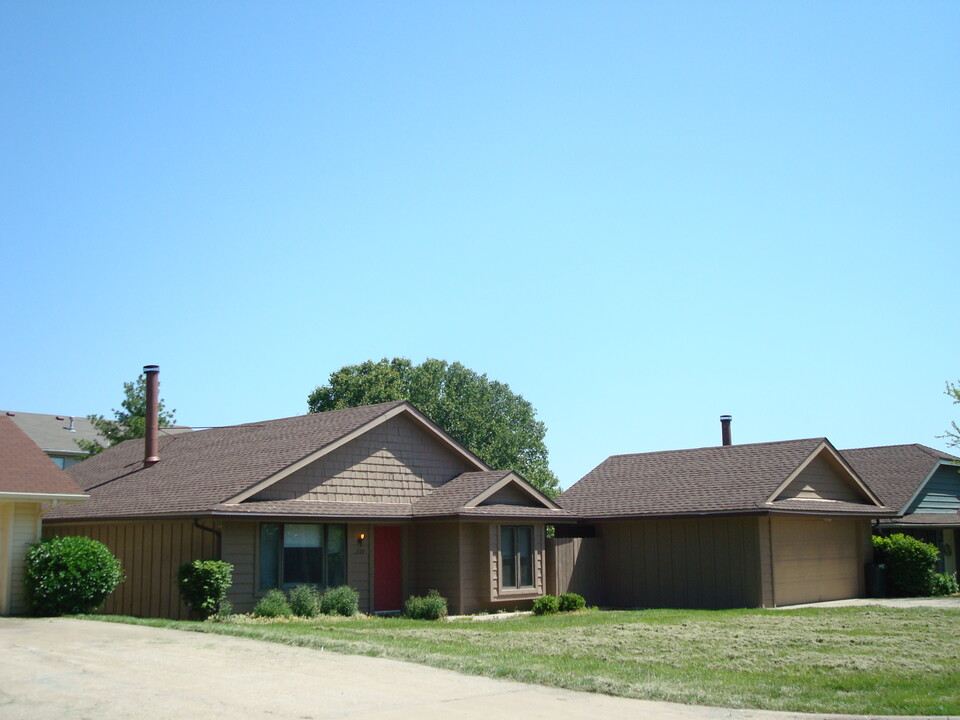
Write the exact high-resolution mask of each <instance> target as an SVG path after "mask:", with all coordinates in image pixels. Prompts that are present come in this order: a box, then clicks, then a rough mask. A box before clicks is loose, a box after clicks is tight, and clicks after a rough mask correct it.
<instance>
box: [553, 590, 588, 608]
mask: <svg viewBox="0 0 960 720" xmlns="http://www.w3.org/2000/svg"><path fill="white" fill-rule="evenodd" d="M557 601H558V605H559V609H560V612H576V611H577V610H583V609H584V608H585V607H586V606H587V601H586V600H584V599H583V595H577V593H564V594H563V595H561V596H560V597H559V598H557Z"/></svg>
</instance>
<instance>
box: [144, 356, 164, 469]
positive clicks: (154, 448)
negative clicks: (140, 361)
mask: <svg viewBox="0 0 960 720" xmlns="http://www.w3.org/2000/svg"><path fill="white" fill-rule="evenodd" d="M143 374H144V375H146V376H147V415H146V418H145V420H146V434H145V435H144V438H143V440H144V442H143V466H144V467H150V466H151V465H153V464H154V463H156V462H158V461H159V460H160V455H159V452H160V366H159V365H144V366H143Z"/></svg>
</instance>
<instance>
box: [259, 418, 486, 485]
mask: <svg viewBox="0 0 960 720" xmlns="http://www.w3.org/2000/svg"><path fill="white" fill-rule="evenodd" d="M471 470H476V468H475V467H474V466H472V465H471V464H469V463H468V462H467V461H466V460H465V459H464V458H463V457H461V456H460V455H457V454H456V453H454V452H453V451H452V450H450V449H449V448H448V447H447V446H446V445H444V444H443V443H441V442H439V441H438V440H437V439H436V438H435V437H433V436H432V435H429V434H428V433H426V432H425V431H424V430H423V429H422V428H421V427H420V426H418V425H417V424H415V423H414V422H413V421H411V420H409V419H408V418H406V417H404V416H402V415H401V416H398V417H395V418H392V419H390V420H388V421H387V422H385V423H383V424H382V425H380V426H378V427H376V428H374V429H372V430H370V431H369V432H367V433H365V434H364V435H362V436H360V437H358V438H356V439H355V440H353V441H351V442H350V443H348V444H346V445H344V446H343V447H341V448H338V449H337V450H334V451H333V452H331V453H330V454H329V455H325V456H324V457H322V458H320V459H319V460H317V461H316V462H314V463H311V464H310V465H308V466H307V467H305V468H303V469H301V470H298V471H297V472H295V473H293V474H292V475H290V476H289V477H287V478H284V479H283V480H280V481H279V482H278V483H276V484H275V485H272V486H270V487H268V488H266V489H264V490H262V491H261V492H259V493H258V494H257V495H255V496H254V497H253V498H252V499H253V500H327V501H331V502H398V503H400V502H410V501H411V500H415V499H417V498H421V497H423V496H424V495H426V494H428V493H429V492H430V491H431V490H432V489H434V488H437V487H439V486H440V485H442V484H443V483H445V482H447V481H448V480H451V479H452V478H454V477H456V476H457V475H459V474H460V473H463V472H467V471H471Z"/></svg>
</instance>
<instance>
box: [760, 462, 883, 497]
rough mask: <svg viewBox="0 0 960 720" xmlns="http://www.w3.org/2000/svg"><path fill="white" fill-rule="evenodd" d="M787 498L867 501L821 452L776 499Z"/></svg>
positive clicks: (858, 489)
mask: <svg viewBox="0 0 960 720" xmlns="http://www.w3.org/2000/svg"><path fill="white" fill-rule="evenodd" d="M788 498H799V499H801V500H843V501H845V502H855V503H862V502H867V498H866V497H865V496H864V494H863V491H862V490H861V489H860V488H858V487H856V486H855V485H854V484H853V483H852V482H850V480H848V479H847V478H846V477H845V476H844V475H842V474H841V473H840V472H839V471H838V470H837V468H836V467H835V466H834V464H832V463H831V462H829V461H828V460H827V457H826V456H825V455H824V454H823V453H821V454H820V455H818V456H817V457H815V458H814V459H813V460H811V461H810V463H809V464H808V465H807V466H806V467H805V468H804V469H803V470H802V471H801V472H800V474H799V475H797V477H796V478H794V480H793V482H791V483H790V484H789V485H787V487H785V488H784V489H783V492H781V493H780V494H779V495H778V496H777V499H778V500H786V499H788Z"/></svg>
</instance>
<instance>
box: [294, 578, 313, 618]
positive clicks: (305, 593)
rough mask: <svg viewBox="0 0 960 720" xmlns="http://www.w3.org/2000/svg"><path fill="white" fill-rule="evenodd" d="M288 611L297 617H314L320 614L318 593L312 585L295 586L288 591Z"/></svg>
mask: <svg viewBox="0 0 960 720" xmlns="http://www.w3.org/2000/svg"><path fill="white" fill-rule="evenodd" d="M290 609H291V610H292V611H293V614H294V615H296V616H297V617H305V618H311V617H316V616H317V615H319V614H320V591H319V590H317V588H315V587H314V586H313V585H297V586H296V587H295V588H294V589H293V590H291V591H290Z"/></svg>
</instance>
